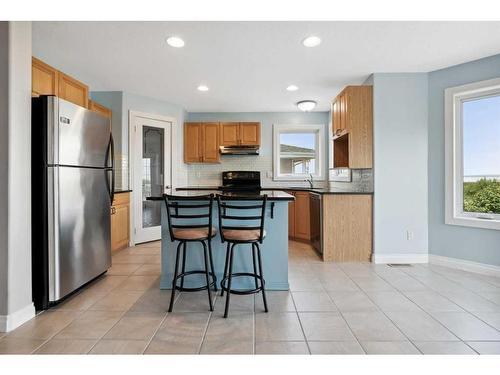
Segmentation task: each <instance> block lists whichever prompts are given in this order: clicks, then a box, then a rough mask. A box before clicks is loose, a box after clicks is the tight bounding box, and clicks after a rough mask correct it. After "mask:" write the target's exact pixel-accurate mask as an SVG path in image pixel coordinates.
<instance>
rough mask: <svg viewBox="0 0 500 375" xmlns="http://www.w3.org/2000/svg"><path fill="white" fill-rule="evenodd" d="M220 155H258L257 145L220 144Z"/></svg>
mask: <svg viewBox="0 0 500 375" xmlns="http://www.w3.org/2000/svg"><path fill="white" fill-rule="evenodd" d="M220 153H221V155H259V146H220Z"/></svg>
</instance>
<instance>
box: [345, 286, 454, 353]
mask: <svg viewBox="0 0 500 375" xmlns="http://www.w3.org/2000/svg"><path fill="white" fill-rule="evenodd" d="M352 281H353V282H354V283H356V281H355V280H352ZM356 285H358V284H357V283H356ZM389 285H390V286H391V287H392V286H393V285H392V284H390V283H389ZM358 287H359V288H360V289H361V292H362V293H363V294H364V295H365V296H366V297H367V298H368V299H369V300H370V301H371V302H372V303H373V304H374V305H375V306H377V308H378V309H379V310H380V313H382V314H383V315H384V316H385V317H386V318H387V319H388V320H389V321H390V322H391V323H392V324H393V325H394V327H395V328H396V329H397V330H398V331H399V332H400V333H401V334H402V335H403V336H404V337H406V339H407V340H408V342H410V343H411V344H412V345H413V346H414V347H415V349H417V351H418V352H419V353H420V354H423V353H422V351H421V350H420V349H419V348H418V347H417V346H416V345H415V344H414V343H413V341H412V340H411V339H410V338H409V337H408V336H407V335H406V334H405V333H404V332H403V331H402V330H401V329H400V328H399V327H398V325H397V324H396V323H395V322H394V321H393V320H392V319H391V318H390V317H389V316H388V315H387V314H386V313H385V311H383V310H382V309H381V308H380V306H378V305H377V303H376V302H375V301H374V300H373V299H371V298H370V296H369V295H368V294H367V293H366V291H365V290H364V289H362V288H361V287H360V286H359V285H358ZM417 307H418V308H420V306H417ZM445 328H446V327H445ZM452 334H453V333H452ZM363 349H364V347H363Z"/></svg>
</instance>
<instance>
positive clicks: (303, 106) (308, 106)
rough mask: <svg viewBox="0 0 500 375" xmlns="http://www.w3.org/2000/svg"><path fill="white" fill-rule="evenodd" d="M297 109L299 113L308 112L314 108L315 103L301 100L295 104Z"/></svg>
mask: <svg viewBox="0 0 500 375" xmlns="http://www.w3.org/2000/svg"><path fill="white" fill-rule="evenodd" d="M297 107H299V109H300V110H301V111H304V112H309V111H312V110H313V109H314V108H315V107H316V102H315V101H314V100H302V101H300V102H298V103H297Z"/></svg>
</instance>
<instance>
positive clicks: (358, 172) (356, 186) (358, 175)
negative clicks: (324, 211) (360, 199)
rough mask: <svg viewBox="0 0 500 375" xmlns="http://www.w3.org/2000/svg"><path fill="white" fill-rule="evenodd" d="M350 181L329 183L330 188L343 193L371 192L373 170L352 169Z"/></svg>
mask: <svg viewBox="0 0 500 375" xmlns="http://www.w3.org/2000/svg"><path fill="white" fill-rule="evenodd" d="M351 172H352V180H351V181H350V182H347V181H330V187H331V188H335V189H338V190H343V191H373V169H352V170H351Z"/></svg>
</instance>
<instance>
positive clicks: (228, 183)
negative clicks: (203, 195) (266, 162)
mask: <svg viewBox="0 0 500 375" xmlns="http://www.w3.org/2000/svg"><path fill="white" fill-rule="evenodd" d="M219 189H221V190H222V191H225V192H232V191H248V192H259V191H260V190H261V184H260V172H258V171H227V172H222V185H221V186H219Z"/></svg>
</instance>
